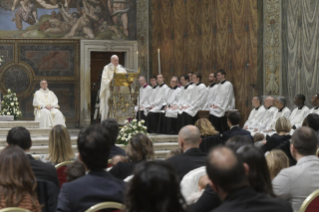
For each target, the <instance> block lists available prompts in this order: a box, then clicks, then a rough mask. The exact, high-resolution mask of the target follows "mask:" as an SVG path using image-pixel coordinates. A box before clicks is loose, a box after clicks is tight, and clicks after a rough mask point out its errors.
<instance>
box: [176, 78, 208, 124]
mask: <svg viewBox="0 0 319 212" xmlns="http://www.w3.org/2000/svg"><path fill="white" fill-rule="evenodd" d="M201 80H202V75H201V73H198V72H197V73H195V74H193V75H192V81H193V85H194V88H193V89H192V90H191V92H190V94H189V95H190V98H189V101H188V102H186V106H184V107H182V108H181V109H180V112H179V114H178V118H177V124H178V128H179V129H181V128H182V127H184V126H186V125H194V124H195V122H196V120H197V116H196V115H197V112H198V111H200V110H207V111H208V110H209V108H208V105H207V96H208V91H207V88H206V86H205V85H204V84H203V83H201Z"/></svg>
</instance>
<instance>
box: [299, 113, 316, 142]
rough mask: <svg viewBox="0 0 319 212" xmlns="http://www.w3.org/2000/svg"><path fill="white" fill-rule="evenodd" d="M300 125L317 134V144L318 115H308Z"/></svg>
mask: <svg viewBox="0 0 319 212" xmlns="http://www.w3.org/2000/svg"><path fill="white" fill-rule="evenodd" d="M302 125H303V126H306V127H310V128H311V129H313V130H314V131H315V132H316V133H317V134H318V143H319V115H318V114H316V113H310V114H309V115H308V116H307V117H306V118H305V120H304V122H303V124H302ZM318 145H319V144H318Z"/></svg>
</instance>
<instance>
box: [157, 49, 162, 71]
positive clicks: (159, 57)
mask: <svg viewBox="0 0 319 212" xmlns="http://www.w3.org/2000/svg"><path fill="white" fill-rule="evenodd" d="M157 57H158V73H159V74H161V73H162V72H161V50H160V49H157Z"/></svg>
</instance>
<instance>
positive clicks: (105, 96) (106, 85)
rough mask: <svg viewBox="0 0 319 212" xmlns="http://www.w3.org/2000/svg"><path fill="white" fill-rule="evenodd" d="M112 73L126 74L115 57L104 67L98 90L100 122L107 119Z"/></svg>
mask: <svg viewBox="0 0 319 212" xmlns="http://www.w3.org/2000/svg"><path fill="white" fill-rule="evenodd" d="M114 73H124V74H125V73H127V72H126V70H125V69H124V68H123V67H122V66H121V65H119V58H118V56H116V55H113V56H112V57H111V63H110V64H108V65H107V66H105V67H104V70H103V73H102V79H101V88H100V113H101V120H105V119H107V118H108V113H109V103H108V100H109V98H110V95H111V93H110V83H111V81H112V80H113V76H114Z"/></svg>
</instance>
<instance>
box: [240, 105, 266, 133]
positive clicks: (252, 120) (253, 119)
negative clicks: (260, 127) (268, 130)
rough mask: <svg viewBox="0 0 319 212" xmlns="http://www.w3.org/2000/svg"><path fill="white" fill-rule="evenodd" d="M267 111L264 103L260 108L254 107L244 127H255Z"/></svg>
mask: <svg viewBox="0 0 319 212" xmlns="http://www.w3.org/2000/svg"><path fill="white" fill-rule="evenodd" d="M265 113H266V109H265V107H264V106H263V105H260V106H259V108H258V110H256V108H254V109H252V110H251V112H250V114H249V117H248V119H247V121H246V122H245V124H244V127H246V126H247V127H248V129H255V128H256V126H257V124H258V123H259V122H260V120H261V119H262V118H263V116H264V115H265Z"/></svg>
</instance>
